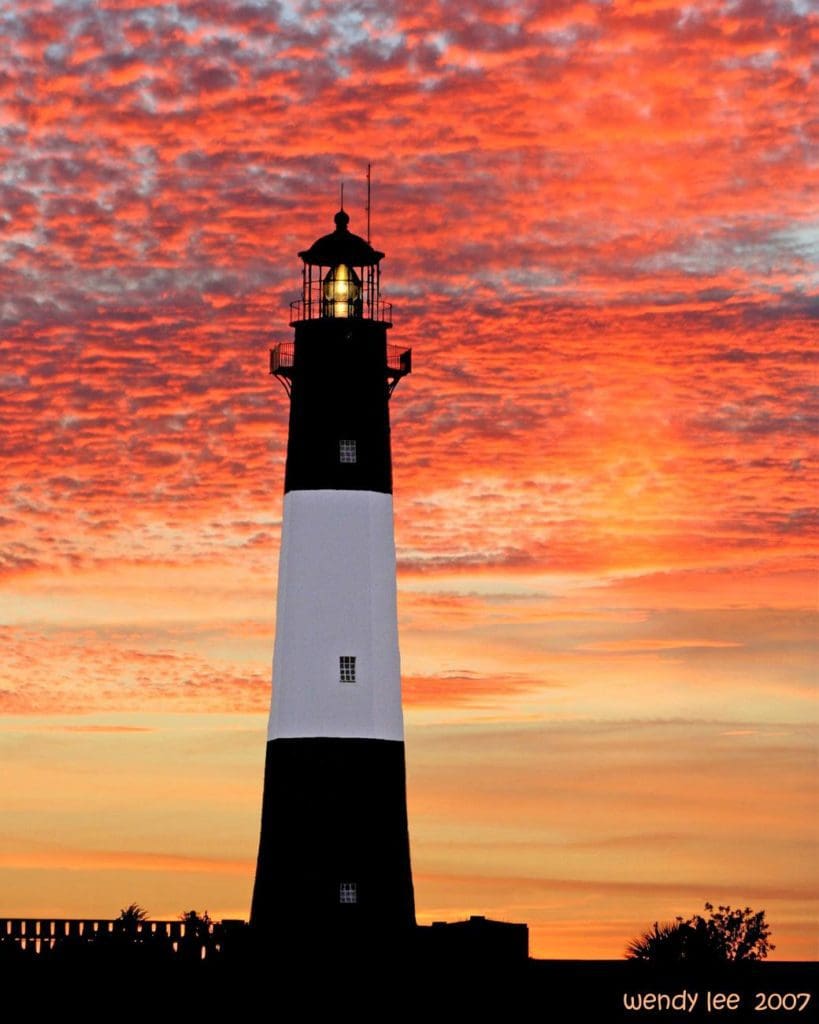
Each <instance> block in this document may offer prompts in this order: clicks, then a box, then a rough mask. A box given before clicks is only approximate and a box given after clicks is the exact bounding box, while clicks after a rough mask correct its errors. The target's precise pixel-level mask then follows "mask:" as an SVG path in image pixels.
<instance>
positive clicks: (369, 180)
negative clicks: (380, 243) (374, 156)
mask: <svg viewBox="0 0 819 1024" xmlns="http://www.w3.org/2000/svg"><path fill="white" fill-rule="evenodd" d="M371 170H372V164H367V245H369V244H370V187H371V175H370V171H371Z"/></svg>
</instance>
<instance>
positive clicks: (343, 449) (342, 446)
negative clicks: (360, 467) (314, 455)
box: [338, 441, 358, 462]
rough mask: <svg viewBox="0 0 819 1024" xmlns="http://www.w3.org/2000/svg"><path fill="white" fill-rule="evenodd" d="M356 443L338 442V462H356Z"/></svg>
mask: <svg viewBox="0 0 819 1024" xmlns="http://www.w3.org/2000/svg"><path fill="white" fill-rule="evenodd" d="M357 454H358V453H357V452H356V443H355V441H339V442H338V461H339V462H355V461H356V457H357Z"/></svg>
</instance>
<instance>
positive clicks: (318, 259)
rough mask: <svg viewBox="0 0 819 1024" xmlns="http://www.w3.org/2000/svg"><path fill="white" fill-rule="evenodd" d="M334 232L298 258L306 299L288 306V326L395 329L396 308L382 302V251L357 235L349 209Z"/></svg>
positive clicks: (342, 212) (337, 221)
mask: <svg viewBox="0 0 819 1024" xmlns="http://www.w3.org/2000/svg"><path fill="white" fill-rule="evenodd" d="M334 220H335V225H336V229H335V231H333V232H332V233H331V234H329V235H323V236H322V237H321V238H319V239H318V241H316V242H313V244H312V245H311V246H310V248H309V249H305V250H304V251H303V252H300V253H299V256H300V257H301V259H302V260H303V261H304V266H303V267H302V294H301V298H300V299H297V300H296V301H295V302H293V303H291V305H290V323H291V325H293V326H295V325H296V324H297V323H300V322H301V321H303V320H318V319H334V320H337V319H356V320H371V321H375V322H376V323H381V324H384V325H385V326H386V327H391V326H392V321H391V317H392V307H391V305H390V303H388V302H382V300H381V268H380V266H379V263H380V261H381V260H382V259H383V258H384V253H383V252H378V250H377V249H373V247H372V246H371V245H370V243H369V242H365V241H364V239H363V238H360V237H359V236H358V235H354V234H353V233H352V232H351V231H350V230H349V228H348V227H347V225H348V224H349V223H350V217H349V215H348V214H347V213H346V211H345V210H343V209H342V210H339V211H338V213H337V214H336V215H335V218H334Z"/></svg>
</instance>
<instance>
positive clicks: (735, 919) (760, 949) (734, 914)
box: [626, 903, 776, 966]
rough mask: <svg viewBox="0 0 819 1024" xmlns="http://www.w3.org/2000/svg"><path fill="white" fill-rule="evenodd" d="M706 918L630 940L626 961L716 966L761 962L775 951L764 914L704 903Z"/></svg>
mask: <svg viewBox="0 0 819 1024" xmlns="http://www.w3.org/2000/svg"><path fill="white" fill-rule="evenodd" d="M705 910H706V912H707V913H708V917H702V916H701V915H700V914H695V915H694V916H693V917H689V918H688V920H683V918H682V917H678V918H676V920H675V921H674V922H671V923H664V924H659V923H658V922H657V921H655V922H654V927H653V928H652V929H650V930H649V931H647V932H643V934H642V935H639V936H637V938H635V939H632V940H631V942H629V944H628V946H626V959H628V960H642V961H644V962H646V963H652V964H655V965H657V966H669V965H673V964H696V965H698V966H709V965H710V966H716V965H718V964H723V963H729V962H733V961H737V960H764V959H765V957H766V956H767V955H768V953H769V951H770V950H772V949H775V948H776V947H775V946H774V945H773V944H772V943H771V942H769V941H768V936H769V935H770V926H769V925H768V923H767V921H766V920H765V911H764V910H760V911H759V912H758V913H754V911H753V910H751V908H750V907H745V909H744V910H741V909H740V908H739V907H737V908H736V909H733V908H731V907H730V906H719V907H717V908H716V910H715V909H714V906H713V904H711V903H706V904H705Z"/></svg>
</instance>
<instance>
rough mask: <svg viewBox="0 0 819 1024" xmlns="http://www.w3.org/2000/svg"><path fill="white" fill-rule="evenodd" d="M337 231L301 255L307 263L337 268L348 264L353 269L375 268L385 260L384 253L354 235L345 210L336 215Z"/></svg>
mask: <svg viewBox="0 0 819 1024" xmlns="http://www.w3.org/2000/svg"><path fill="white" fill-rule="evenodd" d="M334 220H335V223H336V229H335V231H333V232H332V234H329V235H323V236H322V237H321V238H319V239H318V241H316V242H313V244H312V245H311V246H310V248H309V249H305V250H304V251H303V252H300V253H299V256H300V257H301V258H302V259H303V260H304V262H305V263H310V264H312V265H313V266H320V267H336V266H338V265H339V264H340V263H346V264H347V265H348V266H351V267H373V266H375V264H376V263H378V262H379V260H382V259H383V258H384V253H383V252H378V250H377V249H373V247H372V246H371V245H370V243H369V242H365V241H364V239H363V238H360V237H359V236H358V235H354V234H353V233H352V232H351V231H350V230H349V229H348V228H347V225H348V224H349V223H350V217H349V215H348V214H347V213H346V211H344V210H339V211H338V213H337V214H336V215H335V218H334Z"/></svg>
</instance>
